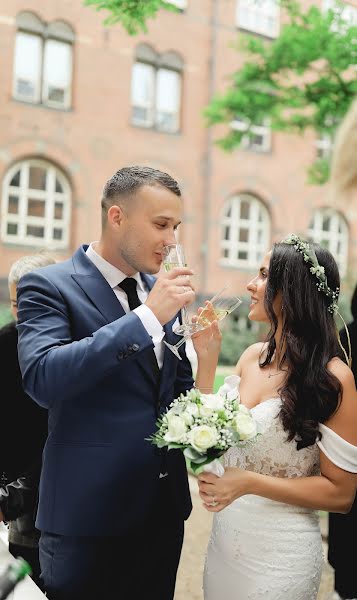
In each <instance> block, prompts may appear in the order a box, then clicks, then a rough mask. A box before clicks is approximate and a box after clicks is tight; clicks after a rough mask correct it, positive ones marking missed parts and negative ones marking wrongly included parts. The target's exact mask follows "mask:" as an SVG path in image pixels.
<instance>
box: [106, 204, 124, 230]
mask: <svg viewBox="0 0 357 600" xmlns="http://www.w3.org/2000/svg"><path fill="white" fill-rule="evenodd" d="M124 217H125V213H124V211H123V209H122V207H121V206H118V205H117V204H114V205H113V206H111V207H110V208H108V222H109V223H110V224H111V225H120V224H121V223H122V221H123V219H124Z"/></svg>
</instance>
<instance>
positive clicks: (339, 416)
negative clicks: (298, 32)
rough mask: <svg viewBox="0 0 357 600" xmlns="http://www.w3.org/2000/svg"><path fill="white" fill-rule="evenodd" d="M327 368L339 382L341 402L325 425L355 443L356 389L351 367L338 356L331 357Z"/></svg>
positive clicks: (356, 443) (356, 421)
mask: <svg viewBox="0 0 357 600" xmlns="http://www.w3.org/2000/svg"><path fill="white" fill-rule="evenodd" d="M327 368H328V370H329V371H330V373H332V374H333V375H334V376H335V377H336V378H337V379H338V380H339V382H340V384H341V402H340V403H339V405H338V407H337V409H336V411H335V412H334V413H333V415H331V417H330V418H329V419H328V421H327V422H325V425H327V426H328V427H330V428H331V429H333V430H334V431H335V433H337V434H338V435H339V436H340V437H342V438H343V439H345V440H346V441H348V442H350V443H351V444H354V445H357V390H356V383H355V379H354V376H353V373H352V371H351V369H350V368H349V367H348V365H346V363H344V362H343V360H341V359H340V358H337V357H335V358H332V359H331V360H330V361H329V363H328V365H327Z"/></svg>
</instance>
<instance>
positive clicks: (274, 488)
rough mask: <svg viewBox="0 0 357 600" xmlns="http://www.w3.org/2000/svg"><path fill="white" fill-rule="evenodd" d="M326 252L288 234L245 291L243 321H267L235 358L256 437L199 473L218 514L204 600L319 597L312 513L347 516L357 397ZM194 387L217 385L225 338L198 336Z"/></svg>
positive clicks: (356, 477)
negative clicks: (260, 339) (257, 339)
mask: <svg viewBox="0 0 357 600" xmlns="http://www.w3.org/2000/svg"><path fill="white" fill-rule="evenodd" d="M339 285H340V283H339V274H338V269H337V265H336V262H335V260H334V259H333V257H332V256H331V254H330V253H329V252H328V251H327V250H325V249H323V248H322V247H320V246H318V245H317V244H308V243H306V242H304V241H303V240H301V239H300V238H298V237H297V236H295V235H291V236H289V237H288V238H287V239H286V240H283V242H281V243H278V244H274V247H273V250H272V251H271V252H269V253H268V254H267V256H266V257H265V259H264V261H263V264H262V266H261V267H260V269H259V273H258V275H257V276H256V277H255V278H254V279H253V280H252V281H251V282H250V283H249V285H248V286H247V288H248V290H249V292H250V294H251V305H250V312H249V318H250V319H251V320H254V321H266V322H269V323H270V332H269V334H268V337H267V340H266V342H265V343H258V344H254V345H252V346H250V347H249V348H248V349H247V350H245V352H244V353H243V354H242V356H241V357H240V359H239V361H238V364H237V367H236V376H232V377H230V378H228V380H227V381H226V384H228V385H238V386H239V392H240V401H241V402H242V404H244V405H245V406H247V407H248V408H250V409H251V411H252V414H253V416H254V417H255V419H256V420H257V421H258V423H259V426H260V430H261V432H262V435H261V436H258V438H257V439H256V440H252V441H251V442H246V443H245V445H244V446H240V447H237V448H231V449H230V450H228V452H227V453H226V454H225V456H224V467H225V472H224V475H223V476H222V477H217V476H216V475H214V474H212V473H202V474H201V475H199V477H198V479H199V490H200V496H201V499H202V500H203V502H204V506H205V508H206V509H207V510H208V511H210V512H213V513H215V515H214V519H213V526H212V531H211V536H210V540H209V544H208V550H207V556H206V562H205V571H204V597H205V600H263V599H264V600H314V599H316V596H317V593H318V589H319V584H320V577H321V568H322V563H323V558H322V544H321V534H320V529H319V519H318V512H317V511H318V510H324V511H333V512H341V513H346V512H348V511H349V509H350V507H351V505H352V502H353V499H354V496H355V492H356V487H357V392H356V388H355V383H354V378H353V374H352V372H351V370H350V368H349V367H348V366H347V364H346V360H347V359H344V360H342V359H341V358H339V356H342V357H344V354H346V353H344V354H342V352H341V349H340V346H339V341H338V337H337V333H336V326H335V322H334V314H335V313H336V312H337V311H338V306H337V300H338V293H339ZM193 341H194V344H195V349H196V352H197V357H198V369H197V377H196V387H197V388H199V389H200V390H201V391H202V392H210V391H212V385H213V380H214V372H215V367H216V364H217V359H218V354H219V348H220V333H219V330H218V326H217V323H215V324H214V325H213V326H212V327H211V329H210V330H208V331H207V332H206V334H203V333H201V334H200V335H198V336H197V337H196V338H195V339H194V340H193Z"/></svg>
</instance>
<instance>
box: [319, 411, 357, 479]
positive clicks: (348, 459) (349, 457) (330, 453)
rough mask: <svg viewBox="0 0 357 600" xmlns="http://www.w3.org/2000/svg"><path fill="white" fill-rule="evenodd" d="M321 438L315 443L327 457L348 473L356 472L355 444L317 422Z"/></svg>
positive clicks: (356, 447) (356, 449)
mask: <svg viewBox="0 0 357 600" xmlns="http://www.w3.org/2000/svg"><path fill="white" fill-rule="evenodd" d="M319 431H320V432H321V433H322V438H321V440H317V442H316V443H317V445H318V447H319V448H320V450H321V452H323V453H324V454H325V455H326V456H327V458H328V459H329V460H330V461H331V462H332V463H333V464H334V465H336V466H337V467H340V469H343V470H344V471H349V473H357V446H354V445H353V444H350V443H349V442H347V441H346V440H344V439H343V438H342V437H341V436H339V435H338V433H336V432H335V431H333V430H332V429H330V428H329V427H326V425H324V424H323V423H319Z"/></svg>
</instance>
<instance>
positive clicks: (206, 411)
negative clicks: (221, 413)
mask: <svg viewBox="0 0 357 600" xmlns="http://www.w3.org/2000/svg"><path fill="white" fill-rule="evenodd" d="M199 411H200V416H201V417H212V415H213V413H214V410H213V408H210V407H209V406H200V407H199Z"/></svg>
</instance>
